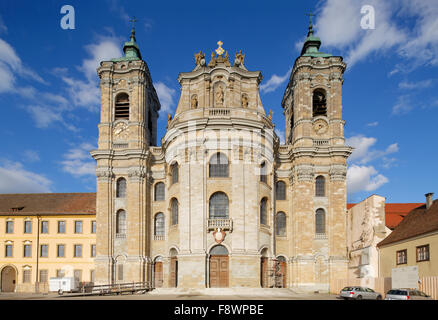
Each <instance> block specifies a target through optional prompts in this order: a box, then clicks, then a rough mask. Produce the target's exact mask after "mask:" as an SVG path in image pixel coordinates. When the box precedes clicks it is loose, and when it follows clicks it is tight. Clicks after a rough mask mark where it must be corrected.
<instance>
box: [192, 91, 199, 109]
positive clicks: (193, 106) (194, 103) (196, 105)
mask: <svg viewBox="0 0 438 320" xmlns="http://www.w3.org/2000/svg"><path fill="white" fill-rule="evenodd" d="M191 104H192V109H196V108H197V107H198V97H197V96H196V94H194V95H193V96H192V100H191Z"/></svg>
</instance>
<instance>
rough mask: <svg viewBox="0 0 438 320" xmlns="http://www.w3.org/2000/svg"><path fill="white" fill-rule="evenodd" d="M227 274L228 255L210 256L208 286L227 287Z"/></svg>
mask: <svg viewBox="0 0 438 320" xmlns="http://www.w3.org/2000/svg"><path fill="white" fill-rule="evenodd" d="M228 274H229V268H228V256H211V257H210V288H227V287H228Z"/></svg>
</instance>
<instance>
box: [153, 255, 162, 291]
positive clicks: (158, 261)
mask: <svg viewBox="0 0 438 320" xmlns="http://www.w3.org/2000/svg"><path fill="white" fill-rule="evenodd" d="M154 287H155V288H161V287H163V258H162V257H160V256H159V257H156V258H155V260H154Z"/></svg>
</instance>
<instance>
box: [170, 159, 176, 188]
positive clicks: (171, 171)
mask: <svg viewBox="0 0 438 320" xmlns="http://www.w3.org/2000/svg"><path fill="white" fill-rule="evenodd" d="M170 174H171V176H172V184H174V183H177V182H178V163H177V162H175V163H174V164H172V165H171V166H170Z"/></svg>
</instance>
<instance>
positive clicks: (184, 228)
mask: <svg viewBox="0 0 438 320" xmlns="http://www.w3.org/2000/svg"><path fill="white" fill-rule="evenodd" d="M218 45H219V47H218V48H217V49H216V50H215V51H213V52H212V54H211V56H210V59H209V61H207V59H206V57H205V54H204V53H202V52H199V53H197V54H195V63H194V68H193V70H192V71H189V72H182V73H180V74H179V76H178V82H179V84H180V86H181V96H180V98H179V102H178V105H177V108H176V112H175V114H174V115H173V116H172V115H170V114H169V116H168V123H167V130H166V133H165V135H164V137H162V139H161V143H160V146H158V143H157V119H158V112H159V110H160V102H159V99H158V96H157V93H156V91H155V89H154V86H153V82H152V78H151V74H150V72H149V69H148V66H147V63H146V61H144V60H143V59H142V56H141V52H140V49H139V46H138V44H137V42H136V38H135V31H134V29H132V31H131V37H130V41H128V42H125V44H124V47H123V51H124V56H123V57H121V58H115V59H112V60H111V61H103V62H101V64H100V67H99V68H98V70H97V71H98V75H99V78H100V89H101V117H100V123H99V124H98V129H99V140H98V148H97V149H96V150H93V151H91V155H92V156H93V158H94V159H95V160H96V162H97V169H96V175H97V190H96V199H97V202H96V221H97V230H98V231H97V234H96V250H97V254H96V259H95V271H96V272H95V274H96V284H97V285H98V284H108V283H122V282H150V283H152V284H153V286H154V287H156V288H159V287H164V288H168V287H178V288H213V287H232V288H238V287H254V288H257V287H290V288H301V289H304V290H322V291H327V290H328V289H329V286H330V283H331V282H332V281H334V280H336V279H339V278H347V277H348V257H347V239H346V173H347V164H346V160H347V158H348V156H349V155H350V154H351V152H352V148H351V147H348V146H346V145H345V139H344V125H345V121H344V120H343V119H342V84H343V73H344V71H345V68H346V64H345V63H344V62H343V59H342V57H339V56H332V55H331V54H326V53H322V52H320V51H319V48H320V45H321V41H320V39H319V38H318V37H315V36H314V32H313V27H312V24H310V25H309V31H308V35H307V38H306V40H305V42H304V45H303V48H302V51H301V54H300V56H299V57H298V58H297V59H296V60H295V64H294V67H293V69H292V72H291V75H290V79H289V83H288V85H287V87H286V90H285V92H284V96H283V99H282V102H281V105H282V107H283V109H284V112H283V113H284V118H285V134H286V139H285V143H284V144H281V143H280V139H279V137H278V136H277V135H276V134H275V132H274V124H273V122H272V117H271V112H269V114H267V113H266V111H265V109H264V107H263V104H262V101H261V98H260V93H259V86H260V83H261V81H262V75H261V72H260V71H250V70H249V66H247V65H245V54H243V53H242V52H241V51H239V52H237V53H236V54H235V56H234V59H232V57H230V56H229V54H228V52H227V51H225V50H224V49H223V48H222V45H223V44H222V42H220V41H219V42H218Z"/></svg>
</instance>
